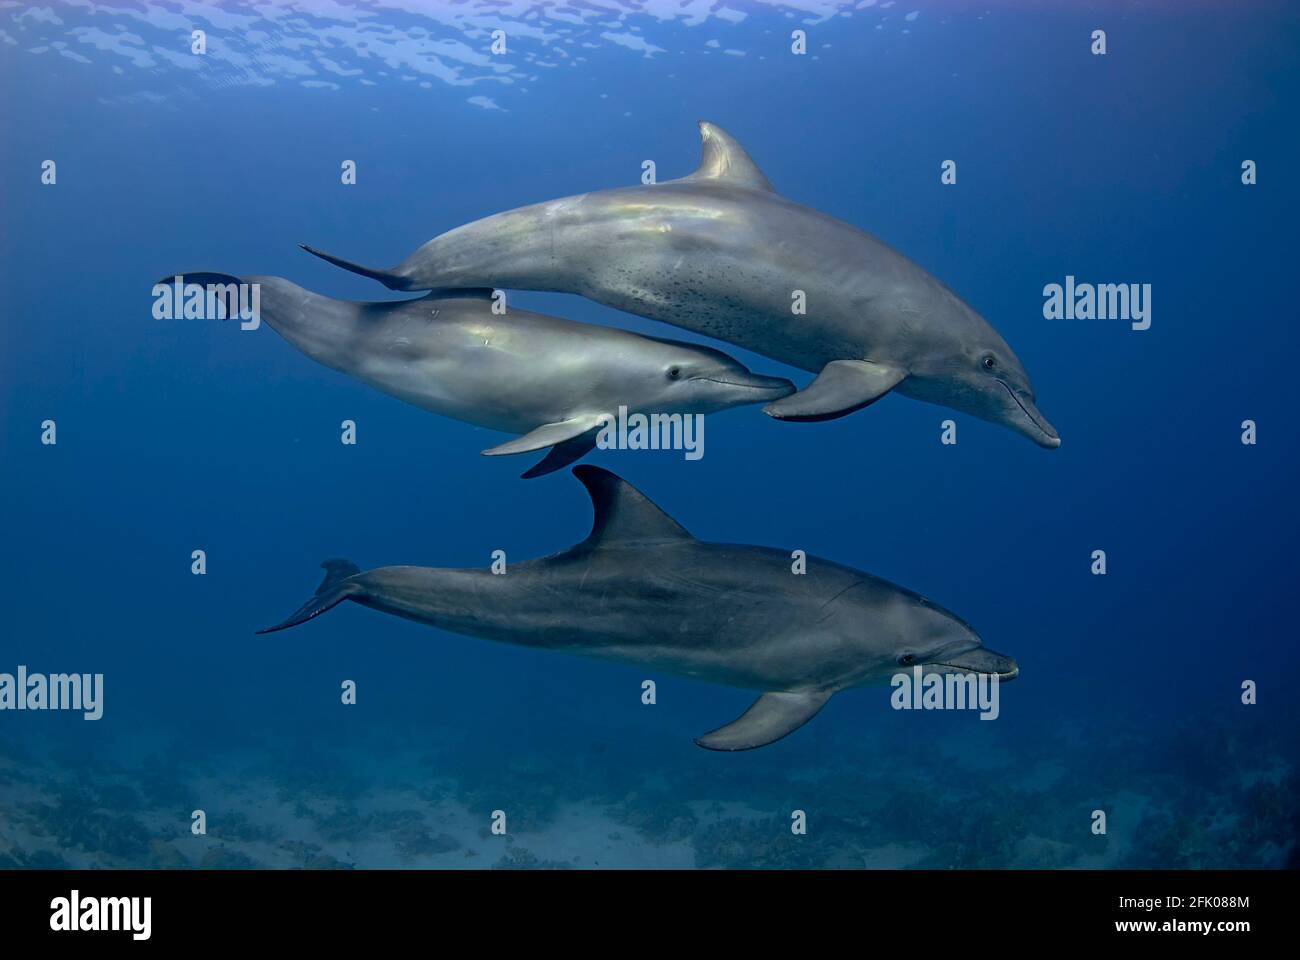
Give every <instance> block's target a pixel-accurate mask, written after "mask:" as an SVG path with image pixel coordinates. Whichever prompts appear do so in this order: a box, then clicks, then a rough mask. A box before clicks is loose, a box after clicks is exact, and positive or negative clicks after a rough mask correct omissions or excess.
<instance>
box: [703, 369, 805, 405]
mask: <svg viewBox="0 0 1300 960" xmlns="http://www.w3.org/2000/svg"><path fill="white" fill-rule="evenodd" d="M697 379H699V380H707V381H709V382H710V383H720V384H723V385H724V386H728V387H740V388H741V389H743V390H755V391H758V396H756V397H755V398H754V399H755V400H780V399H781V398H782V397H788V396H790V394H792V393H794V392H795V391H796V390H797V389H798V387H796V386H795V385H794V384H793V383H791V382H790V381H789V380H787V379H785V377H768V376H764V375H763V374H761V373H754V374H750V376H749V377H748V378H746V379H743V380H730V379H727V378H725V377H698V378H697Z"/></svg>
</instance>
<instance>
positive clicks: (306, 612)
mask: <svg viewBox="0 0 1300 960" xmlns="http://www.w3.org/2000/svg"><path fill="white" fill-rule="evenodd" d="M321 566H322V567H324V568H325V579H324V580H322V581H321V585H320V586H319V587H317V588H316V592H315V594H313V595H312V598H311V599H310V600H308V601H307V602H306V603H304V604H303V605H302V606H301V607H299V608H298V609H297V610H295V611H294V612H293V614H292V615H291V616H290V617H289V619H288V620H285V621H284V622H283V623H277V624H276V625H275V626H274V627H267V628H266V629H264V630H258V631H257V632H258V633H275V631H277V630H287V629H288V628H289V627H296V626H298V624H300V623H306V622H307V621H308V620H311V619H313V618H315V617H319V616H320V615H321V614H322V613H324V612H325V611H326V610H331V609H333V608H334V607H336V606H338V605H339V604H340V603H342V602H343V601H344V600H346V599H348V598H349V597H352V596H355V595H356V594H358V593H360V592H361V584H359V583H357V582H356V580H354V579H353V577H355V576H356V575H357V574H359V573H360V572H361V568H360V567H358V566H357V565H356V564H355V563H351V562H349V561H347V560H326V561H325V562H324V563H322V564H321Z"/></svg>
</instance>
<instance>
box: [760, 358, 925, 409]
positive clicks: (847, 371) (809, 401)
mask: <svg viewBox="0 0 1300 960" xmlns="http://www.w3.org/2000/svg"><path fill="white" fill-rule="evenodd" d="M906 376H907V371H906V370H900V369H899V368H898V367H894V366H890V365H889V364H887V363H875V362H873V361H871V360H832V361H831V362H830V363H828V364H826V366H824V367H822V372H821V373H819V374H817V376H816V378H815V379H814V380H813V382H812V383H810V384H808V386H806V387H804V388H803V389H802V390H800V391H799V392H798V393H795V394H791V395H790V396H788V397H785V398H783V399H781V400H777V401H776V402H775V403H769V404H768V405H767V406H766V407H764V408H763V412H764V413H766V414H767V415H768V416H769V417H775V418H776V419H778V420H796V421H813V420H834V419H836V418H837V417H843V416H846V415H848V414H850V413H852V412H853V411H855V410H861V409H862V408H863V407H865V406H867V405H868V404H872V403H875V402H876V401H877V400H879V399H880V398H881V397H883V396H884V395H885V394H887V393H888V392H889V391H890V390H893V389H894V387H896V386H898V384H899V383H901V382H902V380H903V378H904V377H906Z"/></svg>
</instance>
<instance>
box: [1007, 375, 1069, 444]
mask: <svg viewBox="0 0 1300 960" xmlns="http://www.w3.org/2000/svg"><path fill="white" fill-rule="evenodd" d="M998 383H1000V384H1002V389H1004V390H1005V391H1006V392H1007V393H1009V394H1011V399H1012V400H1014V401H1016V406H1018V407H1019V408H1020V412H1021V413H1023V414H1024V415H1025V419H1026V420H1027V421H1028V423H1017V424H1015V425H1014V426H1015V428H1016V429H1017V430H1019V431H1020V432H1021V433H1023V434H1024V435H1025V436H1027V437H1028V438H1029V439H1030V440H1033V441H1034V442H1035V443H1036V444H1038V445H1039V446H1040V447H1046V448H1047V449H1049V450H1055V449H1056V448H1057V447H1059V446H1060V445H1061V435H1060V434H1059V433H1057V432H1056V428H1055V427H1053V426H1052V425H1051V424H1050V423H1048V422H1047V418H1046V417H1044V416H1043V415H1042V413H1041V412H1040V411H1039V409H1038V407H1037V406H1036V405H1035V404H1034V401H1032V400H1030V399H1029V398H1028V397H1022V396H1021V395H1020V393H1019V391H1016V390H1012V389H1011V387H1010V386H1009V385H1008V384H1007V382H1006V381H1005V380H999V381H998Z"/></svg>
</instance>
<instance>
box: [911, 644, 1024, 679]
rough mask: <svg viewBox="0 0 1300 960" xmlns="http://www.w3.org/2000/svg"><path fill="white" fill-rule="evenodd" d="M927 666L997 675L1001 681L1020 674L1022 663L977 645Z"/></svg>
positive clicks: (951, 671) (942, 670)
mask: <svg viewBox="0 0 1300 960" xmlns="http://www.w3.org/2000/svg"><path fill="white" fill-rule="evenodd" d="M925 666H927V667H929V668H931V669H932V670H935V671H936V672H941V673H984V674H988V675H989V676H994V677H997V678H998V680H999V681H1005V680H1014V679H1016V677H1018V676H1020V665H1019V664H1018V663H1016V661H1014V660H1012V659H1011V658H1010V657H1007V656H1004V655H1002V654H1000V653H996V652H994V651H993V650H989V649H986V648H985V647H976V648H975V649H974V650H967V651H966V652H965V653H959V654H956V655H955V656H950V657H946V658H945V659H943V660H937V661H933V662H930V663H927V664H925Z"/></svg>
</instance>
